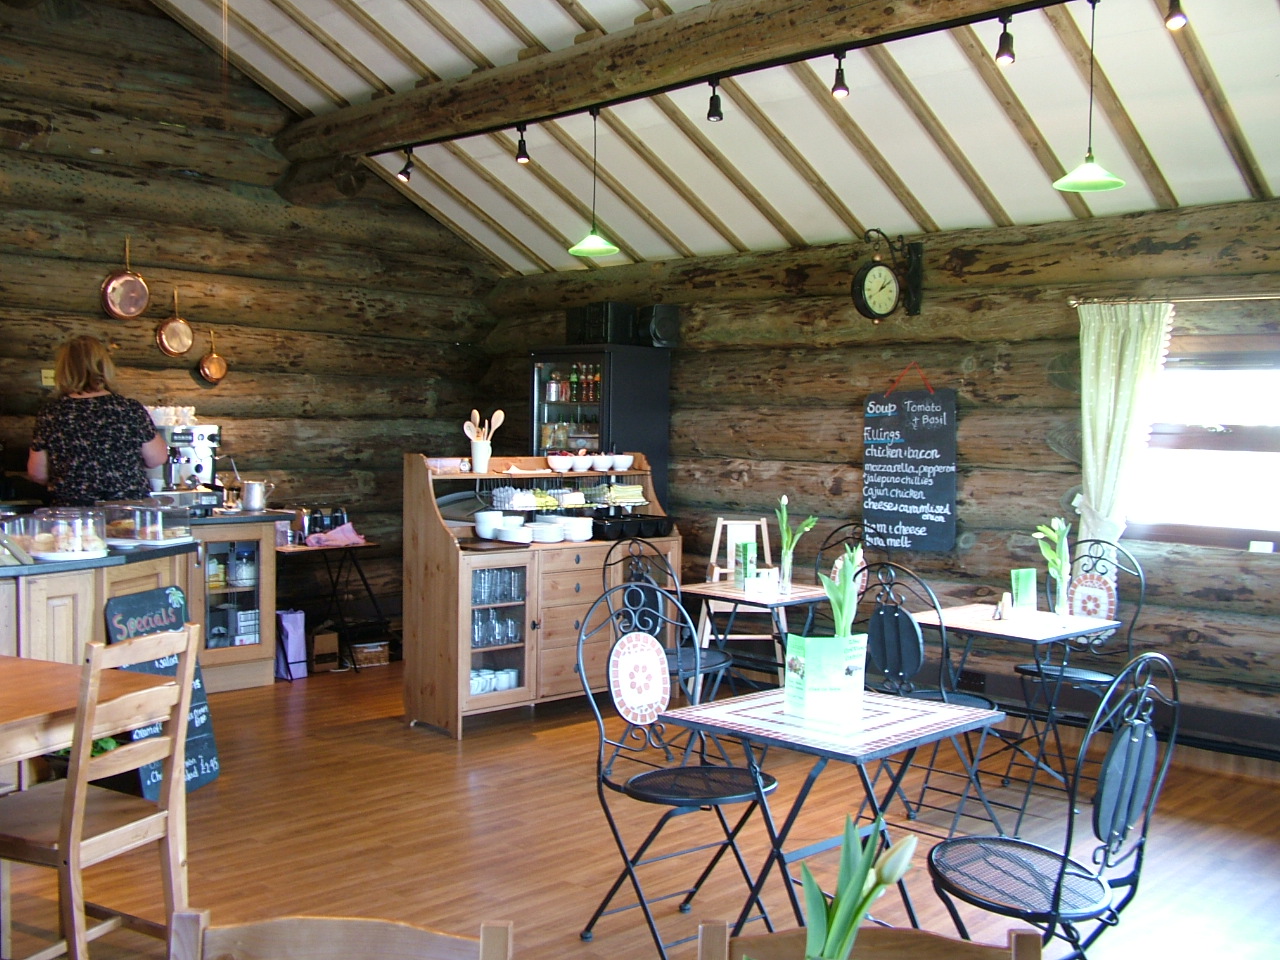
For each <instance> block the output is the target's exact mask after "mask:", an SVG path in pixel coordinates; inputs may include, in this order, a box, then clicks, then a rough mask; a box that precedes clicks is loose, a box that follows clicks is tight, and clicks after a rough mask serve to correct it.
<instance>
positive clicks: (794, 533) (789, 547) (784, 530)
mask: <svg viewBox="0 0 1280 960" xmlns="http://www.w3.org/2000/svg"><path fill="white" fill-rule="evenodd" d="M787 502H788V501H787V495H786V494H785V493H784V494H783V495H782V496H780V497H779V498H778V507H777V509H776V510H774V511H773V512H774V514H775V515H776V516H777V518H778V543H779V545H780V546H781V547H782V553H783V555H784V556H786V555H789V554H792V553H794V552H795V549H796V544H797V543H798V542H799V540H800V538H801V537H802V536H804V535H805V534H806V533H808V532H809V531H810V530H812V529H813V528H814V527H815V526H817V523H818V518H817V517H815V516H812V515H810V516H808V517H806V518H805V519H804V520H803V521H801V522H800V523H799V524H798V525H797V526H796V528H795V529H794V530H793V529H792V528H791V524H790V522H789V521H788V519H787Z"/></svg>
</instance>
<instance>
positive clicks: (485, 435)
mask: <svg viewBox="0 0 1280 960" xmlns="http://www.w3.org/2000/svg"><path fill="white" fill-rule="evenodd" d="M480 439H481V440H488V439H489V421H488V420H486V421H485V422H484V426H483V427H482V428H481V429H480Z"/></svg>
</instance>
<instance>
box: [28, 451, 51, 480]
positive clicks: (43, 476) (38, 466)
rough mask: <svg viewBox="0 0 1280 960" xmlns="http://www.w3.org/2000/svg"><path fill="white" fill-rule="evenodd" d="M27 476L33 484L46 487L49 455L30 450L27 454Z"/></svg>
mask: <svg viewBox="0 0 1280 960" xmlns="http://www.w3.org/2000/svg"><path fill="white" fill-rule="evenodd" d="M27 476H28V477H30V478H31V479H32V480H33V481H34V482H36V483H41V484H44V485H46V486H47V485H48V483H49V454H48V453H46V452H45V451H43V450H32V451H31V452H30V453H28V454H27Z"/></svg>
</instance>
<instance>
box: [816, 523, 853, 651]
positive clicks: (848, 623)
mask: <svg viewBox="0 0 1280 960" xmlns="http://www.w3.org/2000/svg"><path fill="white" fill-rule="evenodd" d="M861 568H862V544H858V545H857V546H856V547H851V546H849V544H847V543H846V544H845V545H844V556H842V557H840V558H838V559H837V560H836V562H835V565H834V568H833V569H832V571H831V572H832V574H834V576H830V577H828V576H827V575H826V574H825V573H823V572H822V571H818V579H819V580H820V581H822V589H823V590H825V591H826V592H827V599H828V600H830V601H831V620H832V623H833V624H834V627H835V635H836V636H837V637H849V636H852V635H853V618H854V615H855V614H856V613H857V610H858V587H857V582H856V581H855V579H854V575H855V574H856V573H857V572H858V571H859V570H860V569H861Z"/></svg>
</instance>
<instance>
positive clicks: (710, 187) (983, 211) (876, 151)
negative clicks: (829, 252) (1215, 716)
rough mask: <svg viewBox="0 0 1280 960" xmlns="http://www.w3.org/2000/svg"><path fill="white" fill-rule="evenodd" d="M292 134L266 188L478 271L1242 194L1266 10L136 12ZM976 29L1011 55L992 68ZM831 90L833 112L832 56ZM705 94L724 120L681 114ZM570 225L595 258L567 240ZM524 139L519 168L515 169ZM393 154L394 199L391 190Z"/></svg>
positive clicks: (230, 7)
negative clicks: (579, 253) (1175, 14)
mask: <svg viewBox="0 0 1280 960" xmlns="http://www.w3.org/2000/svg"><path fill="white" fill-rule="evenodd" d="M155 3H156V5H157V6H158V7H160V8H161V9H163V10H165V11H167V12H168V13H169V14H170V15H172V16H173V17H174V18H175V19H177V20H178V21H179V22H181V23H183V24H184V25H185V26H187V28H188V29H190V30H192V31H193V32H195V33H197V34H198V35H200V36H201V37H203V38H204V39H205V40H206V42H208V43H209V44H210V46H213V47H214V48H215V49H218V50H219V51H220V52H223V53H225V54H226V55H227V56H228V58H229V59H230V60H231V61H232V62H234V63H235V64H236V65H237V66H239V67H240V68H242V69H244V70H245V71H246V72H248V73H249V75H251V76H253V77H254V78H255V79H257V80H258V81H259V82H260V83H262V84H263V86H265V87H266V88H267V89H269V90H271V91H272V92H273V93H274V94H275V95H276V96H278V97H279V98H280V99H281V100H282V101H283V102H285V103H287V104H289V105H290V106H291V107H292V108H293V109H294V110H295V111H296V112H297V113H298V115H299V117H300V119H299V121H298V122H297V123H296V124H294V125H293V126H292V127H291V128H290V129H288V130H286V131H285V132H284V134H283V135H282V136H281V137H280V138H279V141H278V146H279V147H280V149H281V150H282V151H283V152H284V153H285V155H286V156H287V157H288V158H289V159H290V160H291V161H292V162H293V164H294V167H293V170H292V171H291V180H290V184H289V185H288V186H287V187H286V188H285V189H293V190H296V191H299V194H300V195H305V194H306V193H307V191H313V192H318V193H320V194H323V191H325V190H335V189H336V190H351V189H355V188H356V187H357V186H358V183H359V181H360V176H361V174H362V173H363V170H362V169H361V168H362V167H364V168H368V169H371V170H372V171H374V172H375V173H377V174H378V175H380V176H382V177H384V178H385V179H387V180H388V182H391V183H393V184H395V185H397V186H398V187H399V188H400V189H401V190H402V191H403V192H404V193H405V194H406V196H408V197H410V198H411V199H412V200H413V201H414V202H415V203H417V204H418V205H420V206H421V207H422V208H423V209H424V210H425V211H427V212H428V213H429V214H430V215H431V216H432V217H434V218H435V219H437V220H439V221H440V222H441V223H443V224H445V225H447V226H449V227H450V228H451V229H453V230H455V231H456V232H458V233H459V234H461V235H463V236H465V237H467V238H468V239H469V240H470V241H471V243H472V244H473V245H475V246H476V247H477V248H478V249H479V250H481V251H482V252H483V253H484V254H485V255H486V256H487V257H489V258H490V259H491V260H492V261H493V262H494V263H495V264H497V265H498V266H499V267H500V268H501V269H502V270H503V271H505V272H508V273H510V274H537V273H548V272H558V271H567V270H582V269H591V268H596V267H601V266H609V265H611V264H619V263H638V262H644V261H655V260H669V259H673V258H685V257H696V256H710V255H718V254H726V253H733V252H748V251H764V250H777V249H783V248H787V247H793V248H794V247H803V246H807V245H816V244H823V243H830V242H839V241H848V240H851V239H856V238H860V237H862V236H863V235H864V233H865V231H866V230H867V228H869V227H875V228H878V229H881V230H883V231H885V232H886V233H889V234H890V235H896V234H906V235H918V234H928V233H931V232H935V231H939V230H952V229H960V228H965V227H987V226H1007V225H1017V224H1032V223H1043V222H1049V221H1054V220H1064V219H1070V218H1087V217H1091V216H1106V215H1114V214H1120V213H1126V212H1134V211H1144V210H1154V209H1167V208H1173V207H1178V206H1188V205H1200V204H1206V203H1217V202H1225V201H1238V200H1251V199H1253V200H1258V199H1267V198H1270V197H1272V196H1273V195H1274V191H1275V186H1276V184H1277V182H1278V181H1280V122H1278V121H1277V119H1276V118H1277V116H1280V79H1278V78H1277V73H1276V69H1275V58H1276V54H1275V51H1276V50H1280V4H1277V3H1276V2H1275V0H1230V2H1221V0H1183V3H1182V7H1183V9H1184V10H1185V11H1186V13H1187V15H1188V17H1189V20H1190V22H1189V23H1188V25H1187V26H1186V27H1185V28H1183V29H1182V30H1181V31H1179V32H1176V33H1174V32H1170V31H1168V30H1167V29H1165V26H1164V23H1163V18H1164V15H1165V13H1166V11H1167V9H1168V0H1101V2H1099V3H1098V4H1097V7H1096V18H1097V27H1096V40H1095V48H1094V52H1095V58H1094V70H1093V76H1094V92H1095V107H1094V113H1093V124H1092V143H1093V148H1094V152H1095V154H1096V155H1097V159H1098V161H1099V162H1100V163H1102V164H1103V165H1104V166H1106V167H1107V168H1108V169H1109V170H1111V171H1112V172H1114V173H1116V174H1118V175H1119V176H1120V177H1122V178H1124V179H1125V180H1126V181H1128V185H1127V186H1126V187H1124V188H1123V189H1120V190H1116V191H1111V192H1107V193H1094V194H1084V195H1080V194H1064V193H1060V192H1058V191H1056V190H1054V189H1053V188H1052V186H1051V184H1052V181H1053V180H1054V179H1056V178H1057V177H1059V176H1061V175H1062V174H1063V173H1065V172H1066V171H1067V170H1069V169H1071V168H1073V167H1074V166H1075V165H1076V164H1078V163H1079V162H1080V161H1081V160H1083V158H1084V153H1085V149H1086V144H1087V142H1088V138H1089V129H1088V104H1089V75H1090V55H1089V30H1090V5H1089V2H1087V0H1073V2H1070V3H1065V4H1055V3H1044V2H1033V3H1023V4H1007V3H996V2H992V0H914V2H896V3H895V2H885V0H878V2H869V0H853V2H847V3H843V4H819V3H812V2H807V0H715V2H712V3H702V4H698V3H695V2H692V0H688V2H684V0H673V2H665V0H307V2H305V3H303V2H301V0H155ZM1001 16H1008V17H1011V20H1010V23H1009V29H1010V32H1011V33H1012V35H1013V38H1014V48H1015V52H1016V61H1015V62H1014V63H1013V64H1012V65H1010V66H1008V67H1005V68H1001V67H997V66H996V65H995V64H994V62H993V54H994V52H995V48H996V43H997V39H998V37H999V34H1000V30H1001V24H1000V22H999V18H1000V17H1001ZM837 53H843V54H844V56H843V60H842V63H843V68H844V73H845V77H846V82H847V84H848V87H849V89H850V96H849V97H848V98H847V99H844V100H836V99H834V98H833V97H832V96H831V93H830V88H831V85H832V80H833V76H834V73H835V68H836V65H837V58H836V56H835V54H837ZM711 80H717V81H718V92H719V95H720V97H721V101H722V105H723V112H724V120H723V121H722V122H719V123H712V122H708V120H707V118H706V114H707V109H708V99H709V95H710V93H711V88H710V85H709V81H711ZM593 107H599V108H600V110H599V120H598V126H597V128H596V130H595V131H594V133H595V134H596V136H597V137H598V148H597V154H596V167H597V180H596V187H595V212H596V220H597V222H598V224H599V228H600V232H601V233H603V234H604V235H606V236H608V237H609V238H610V239H612V240H613V241H614V242H615V243H616V244H617V245H618V246H619V248H620V252H619V253H618V254H616V255H615V256H612V257H608V258H604V259H602V260H584V259H581V258H577V257H574V256H571V255H570V254H568V253H567V252H566V248H567V247H568V246H570V245H571V244H572V243H574V242H575V241H577V240H579V239H581V237H582V235H583V234H584V233H586V231H587V229H588V228H589V226H590V225H591V216H592V195H593V184H592V139H593V125H592V121H591V118H590V114H589V111H590V109H591V108H593ZM518 124H525V125H526V132H525V140H526V143H527V146H528V152H529V154H530V157H531V162H530V163H528V164H527V165H521V164H517V163H515V162H514V154H515V151H516V145H517V136H518V133H517V129H516V127H517V125H518ZM408 147H413V161H414V170H413V173H412V175H411V178H410V180H409V182H408V183H407V184H401V183H400V182H399V181H398V180H396V178H395V176H394V174H395V173H396V171H398V170H400V169H401V168H402V167H403V166H404V165H405V161H406V154H405V152H404V150H405V149H406V148H408Z"/></svg>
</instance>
